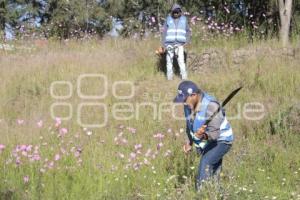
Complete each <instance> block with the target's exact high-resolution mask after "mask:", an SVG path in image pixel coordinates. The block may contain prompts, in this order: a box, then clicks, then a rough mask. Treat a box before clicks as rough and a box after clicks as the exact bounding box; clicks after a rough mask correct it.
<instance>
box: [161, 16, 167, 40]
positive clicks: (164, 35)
mask: <svg viewBox="0 0 300 200" xmlns="http://www.w3.org/2000/svg"><path fill="white" fill-rule="evenodd" d="M167 29H168V25H167V19H166V21H165V23H164V26H163V30H162V35H161V44H162V46H165V42H166V36H167Z"/></svg>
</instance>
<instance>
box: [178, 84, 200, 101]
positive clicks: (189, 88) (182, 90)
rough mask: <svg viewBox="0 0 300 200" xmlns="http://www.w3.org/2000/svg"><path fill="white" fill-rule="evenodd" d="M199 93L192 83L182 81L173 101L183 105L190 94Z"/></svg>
mask: <svg viewBox="0 0 300 200" xmlns="http://www.w3.org/2000/svg"><path fill="white" fill-rule="evenodd" d="M195 93H201V90H200V89H199V88H198V86H197V85H196V84H195V83H194V82H192V81H183V82H181V83H180V84H179V86H178V94H177V96H176V97H175V99H174V102H175V103H183V102H185V100H186V98H187V97H188V96H190V95H191V94H195Z"/></svg>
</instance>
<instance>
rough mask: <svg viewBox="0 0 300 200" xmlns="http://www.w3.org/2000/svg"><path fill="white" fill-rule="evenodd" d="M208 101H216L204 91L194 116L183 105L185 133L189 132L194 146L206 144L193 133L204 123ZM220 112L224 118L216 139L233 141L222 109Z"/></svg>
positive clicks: (202, 146)
mask: <svg viewBox="0 0 300 200" xmlns="http://www.w3.org/2000/svg"><path fill="white" fill-rule="evenodd" d="M210 102H216V103H218V102H217V101H216V99H215V98H214V97H213V96H210V95H208V94H206V93H204V95H203V98H202V101H201V107H200V111H198V112H197V113H196V115H195V117H194V118H193V117H192V116H191V109H189V108H188V107H187V106H185V108H184V113H185V117H186V121H187V126H188V128H189V133H187V134H190V136H191V138H192V139H193V142H194V143H195V146H196V147H201V148H204V146H205V145H206V143H205V144H204V143H203V142H204V141H202V140H201V139H199V138H197V137H196V136H195V134H194V133H196V132H197V130H198V129H199V128H201V127H202V126H203V125H204V124H205V122H206V120H207V117H206V112H207V107H208V104H209V103H210ZM218 104H219V103H218ZM222 112H223V115H224V118H223V121H222V123H221V126H220V132H221V133H220V136H219V138H218V141H227V142H232V141H233V132H232V128H231V126H230V124H229V122H228V121H227V119H226V116H225V112H224V110H222ZM211 114H212V113H211Z"/></svg>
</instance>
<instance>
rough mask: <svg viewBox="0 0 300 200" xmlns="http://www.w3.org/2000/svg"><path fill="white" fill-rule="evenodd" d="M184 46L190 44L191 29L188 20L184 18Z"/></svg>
mask: <svg viewBox="0 0 300 200" xmlns="http://www.w3.org/2000/svg"><path fill="white" fill-rule="evenodd" d="M185 29H186V44H190V42H191V29H190V26H189V21H188V18H186V28H185Z"/></svg>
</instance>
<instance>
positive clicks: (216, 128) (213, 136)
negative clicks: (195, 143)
mask: <svg viewBox="0 0 300 200" xmlns="http://www.w3.org/2000/svg"><path fill="white" fill-rule="evenodd" d="M218 108H219V104H218V103H216V102H210V103H209V104H208V107H207V112H206V117H207V119H208V118H209V117H210V116H212V115H213V113H214V112H216V111H217V110H218ZM223 119H224V116H223V113H222V110H220V111H219V112H218V114H217V115H216V116H215V117H214V118H213V119H212V120H211V121H210V122H209V124H208V125H207V129H206V132H205V133H206V134H207V136H208V139H209V140H217V139H218V137H219V136H220V133H221V132H220V127H221V124H222V121H223Z"/></svg>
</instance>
